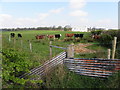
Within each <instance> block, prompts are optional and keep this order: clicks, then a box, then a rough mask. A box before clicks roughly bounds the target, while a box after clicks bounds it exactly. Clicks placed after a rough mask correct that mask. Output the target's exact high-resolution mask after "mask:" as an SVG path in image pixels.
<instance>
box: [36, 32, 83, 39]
mask: <svg viewBox="0 0 120 90" xmlns="http://www.w3.org/2000/svg"><path fill="white" fill-rule="evenodd" d="M83 36H84V34H73V33H69V34H65V37H69V38H72V37H74V38H83ZM35 37H36V39H44V38H46V37H47V38H49V39H51V38H53V39H55V38H57V39H60V38H61V37H62V35H61V34H55V35H37V36H35Z"/></svg>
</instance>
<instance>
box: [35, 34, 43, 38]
mask: <svg viewBox="0 0 120 90" xmlns="http://www.w3.org/2000/svg"><path fill="white" fill-rule="evenodd" d="M35 37H36V39H44V38H45V35H37V36H35Z"/></svg>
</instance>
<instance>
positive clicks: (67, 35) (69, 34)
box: [65, 33, 74, 37]
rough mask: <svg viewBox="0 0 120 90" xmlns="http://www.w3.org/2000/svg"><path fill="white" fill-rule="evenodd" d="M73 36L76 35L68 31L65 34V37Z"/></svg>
mask: <svg viewBox="0 0 120 90" xmlns="http://www.w3.org/2000/svg"><path fill="white" fill-rule="evenodd" d="M73 36H74V34H73V33H66V34H65V37H73Z"/></svg>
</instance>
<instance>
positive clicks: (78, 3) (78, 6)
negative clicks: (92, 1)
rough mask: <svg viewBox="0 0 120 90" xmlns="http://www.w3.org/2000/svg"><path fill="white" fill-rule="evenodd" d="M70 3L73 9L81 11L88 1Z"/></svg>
mask: <svg viewBox="0 0 120 90" xmlns="http://www.w3.org/2000/svg"><path fill="white" fill-rule="evenodd" d="M69 3H70V7H71V8H74V9H80V8H83V7H84V6H85V5H86V0H70V1H69Z"/></svg>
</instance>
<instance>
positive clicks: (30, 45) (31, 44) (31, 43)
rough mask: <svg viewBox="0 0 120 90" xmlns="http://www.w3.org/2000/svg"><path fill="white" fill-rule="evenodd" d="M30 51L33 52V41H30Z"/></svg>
mask: <svg viewBox="0 0 120 90" xmlns="http://www.w3.org/2000/svg"><path fill="white" fill-rule="evenodd" d="M29 45H30V51H31V52H32V43H31V42H30V41H29Z"/></svg>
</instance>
